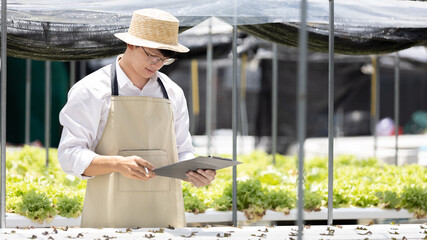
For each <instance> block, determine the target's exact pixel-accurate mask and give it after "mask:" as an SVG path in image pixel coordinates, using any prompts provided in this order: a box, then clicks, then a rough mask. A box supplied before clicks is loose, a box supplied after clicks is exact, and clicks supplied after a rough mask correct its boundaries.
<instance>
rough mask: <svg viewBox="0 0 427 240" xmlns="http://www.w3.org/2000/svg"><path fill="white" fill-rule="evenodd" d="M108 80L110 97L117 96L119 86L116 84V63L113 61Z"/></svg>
mask: <svg viewBox="0 0 427 240" xmlns="http://www.w3.org/2000/svg"><path fill="white" fill-rule="evenodd" d="M110 78H111V95H112V96H119V84H118V82H117V76H116V61H114V62H113V63H112V64H111V68H110Z"/></svg>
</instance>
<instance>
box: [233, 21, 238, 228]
mask: <svg viewBox="0 0 427 240" xmlns="http://www.w3.org/2000/svg"><path fill="white" fill-rule="evenodd" d="M237 95H238V90H237V26H236V25H234V26H233V96H232V102H233V110H232V127H233V161H237V127H238V126H237V114H238V106H237ZM232 210H233V216H232V219H233V226H237V167H236V166H233V207H232Z"/></svg>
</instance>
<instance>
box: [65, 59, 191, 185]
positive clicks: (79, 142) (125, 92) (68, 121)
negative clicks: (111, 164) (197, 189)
mask: <svg viewBox="0 0 427 240" xmlns="http://www.w3.org/2000/svg"><path fill="white" fill-rule="evenodd" d="M116 74H117V82H118V87H119V95H120V96H149V97H161V98H163V92H162V90H161V88H160V85H159V83H158V82H157V77H159V78H160V79H161V80H162V82H163V84H164V86H165V89H166V91H167V93H168V95H169V100H170V101H171V106H172V109H173V117H174V124H175V135H176V144H177V149H178V158H179V160H180V161H182V160H187V159H190V158H193V157H194V148H193V145H192V142H191V135H190V132H189V118H188V109H187V102H186V100H185V95H184V92H183V91H182V89H181V88H180V87H179V86H178V85H177V84H176V83H174V82H173V81H172V80H171V79H170V78H169V77H168V76H166V75H165V74H163V73H160V72H156V73H155V74H154V75H153V76H152V77H151V78H150V80H149V81H148V82H147V83H146V85H145V86H144V87H143V89H142V90H140V89H139V88H137V87H135V86H134V85H133V84H132V82H131V81H130V79H129V78H128V77H127V76H126V74H125V73H124V72H123V70H122V69H121V68H120V65H119V64H118V62H117V60H116ZM110 82H111V80H110V65H108V66H105V67H103V68H101V69H99V70H98V71H96V72H94V73H92V74H90V75H88V76H86V77H85V78H83V79H82V80H80V81H78V82H77V83H76V84H75V85H74V86H73V87H72V88H71V89H70V91H69V93H68V101H67V103H66V104H65V106H64V107H63V108H62V110H61V112H60V114H59V122H60V124H61V125H62V126H63V130H62V136H61V141H60V143H59V146H58V160H59V163H60V165H61V167H62V169H63V170H64V172H66V173H68V174H72V175H75V176H78V177H80V178H83V179H87V178H88V177H85V176H82V174H83V172H84V171H85V169H86V168H87V167H88V166H89V165H90V163H91V162H92V160H93V159H94V158H95V157H96V156H97V154H96V153H95V152H94V150H95V148H96V146H97V144H98V142H99V140H100V138H101V136H102V133H103V132H104V128H105V125H106V123H107V118H108V114H109V111H110V100H111V83H110Z"/></svg>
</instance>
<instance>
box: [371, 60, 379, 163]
mask: <svg viewBox="0 0 427 240" xmlns="http://www.w3.org/2000/svg"><path fill="white" fill-rule="evenodd" d="M372 69H373V73H372V80H371V131H372V133H373V135H374V147H373V150H374V157H375V158H376V157H377V143H378V133H377V123H378V116H379V82H380V71H379V59H378V58H377V57H376V56H373V57H372Z"/></svg>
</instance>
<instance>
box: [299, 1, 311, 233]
mask: <svg viewBox="0 0 427 240" xmlns="http://www.w3.org/2000/svg"><path fill="white" fill-rule="evenodd" d="M306 22H307V0H302V1H301V22H300V29H299V33H298V34H299V39H298V48H299V49H298V50H299V51H298V55H299V59H298V83H297V85H298V89H297V136H298V143H299V144H298V145H299V149H298V211H297V217H298V221H297V222H298V239H299V240H301V239H302V234H303V230H304V226H303V224H304V215H303V211H304V210H303V209H304V182H303V181H304V141H305V137H306V127H307V126H306V125H307V123H306V118H307V116H306V115H307V111H306V107H307V40H308V34H307V26H306Z"/></svg>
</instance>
